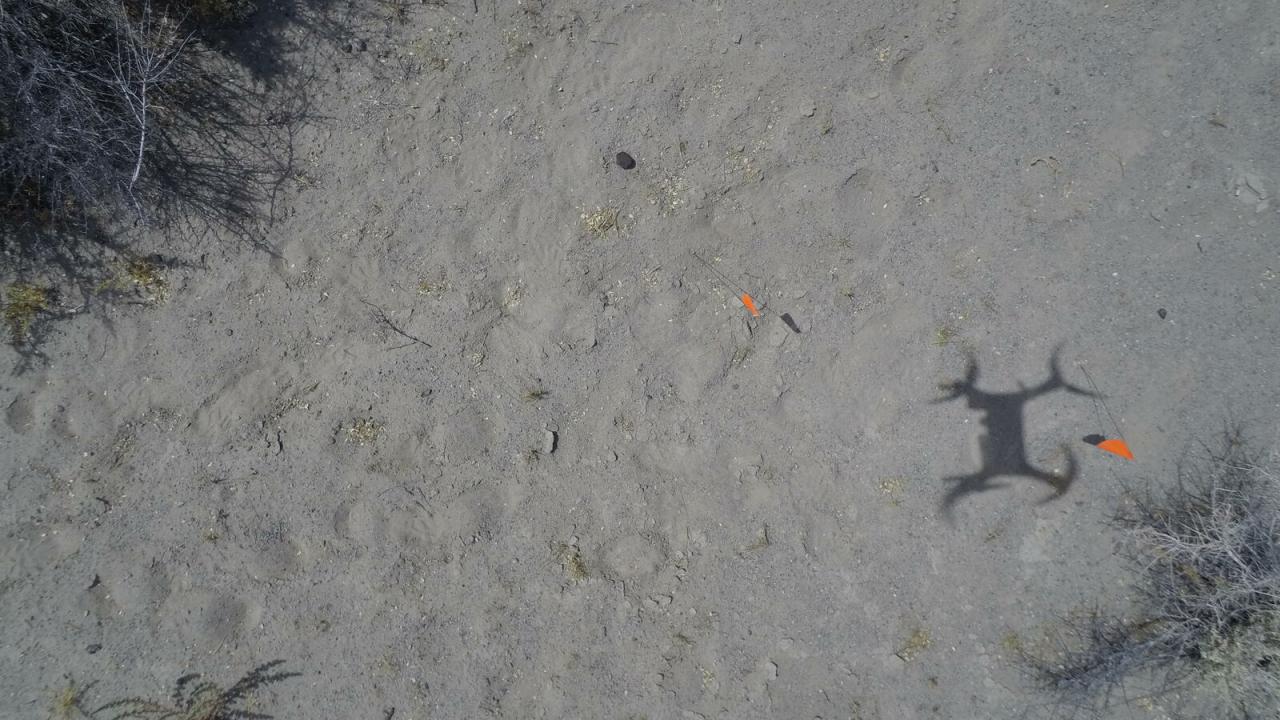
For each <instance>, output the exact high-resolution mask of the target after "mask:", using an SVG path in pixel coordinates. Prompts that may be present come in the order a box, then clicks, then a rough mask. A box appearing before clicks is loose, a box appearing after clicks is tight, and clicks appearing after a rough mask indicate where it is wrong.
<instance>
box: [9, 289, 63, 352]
mask: <svg viewBox="0 0 1280 720" xmlns="http://www.w3.org/2000/svg"><path fill="white" fill-rule="evenodd" d="M51 294H52V291H51V290H50V289H49V288H46V287H41V286H39V285H33V284H31V283H14V284H12V285H10V286H9V289H8V291H6V292H5V294H4V295H5V296H4V322H5V324H6V325H8V326H9V335H10V337H11V338H12V340H13V342H14V343H15V344H21V343H23V342H26V340H27V337H28V336H29V335H30V333H31V323H33V322H34V321H35V318H36V315H38V314H39V313H41V312H44V311H45V310H48V309H49V303H50V300H51Z"/></svg>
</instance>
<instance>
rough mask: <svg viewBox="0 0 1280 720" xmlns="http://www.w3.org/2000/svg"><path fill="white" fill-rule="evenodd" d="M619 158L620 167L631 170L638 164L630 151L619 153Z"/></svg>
mask: <svg viewBox="0 0 1280 720" xmlns="http://www.w3.org/2000/svg"><path fill="white" fill-rule="evenodd" d="M617 160H618V167H620V168H622V169H623V170H630V169H631V168H633V167H635V166H636V159H635V158H633V157H631V155H630V154H629V153H625V152H620V153H618V157H617Z"/></svg>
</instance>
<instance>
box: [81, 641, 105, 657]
mask: <svg viewBox="0 0 1280 720" xmlns="http://www.w3.org/2000/svg"><path fill="white" fill-rule="evenodd" d="M101 649H102V643H93V644H92V645H90V646H89V647H87V648H85V650H88V651H89V654H90V655H93V654H94V653H96V652H98V651H99V650H101Z"/></svg>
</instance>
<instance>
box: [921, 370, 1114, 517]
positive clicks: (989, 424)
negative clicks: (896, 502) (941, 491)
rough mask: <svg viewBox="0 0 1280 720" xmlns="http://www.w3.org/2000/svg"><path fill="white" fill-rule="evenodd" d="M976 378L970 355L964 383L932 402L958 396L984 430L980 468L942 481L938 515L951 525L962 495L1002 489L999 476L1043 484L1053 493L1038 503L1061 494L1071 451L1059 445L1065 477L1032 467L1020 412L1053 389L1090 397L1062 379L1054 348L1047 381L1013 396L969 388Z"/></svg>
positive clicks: (1071, 472)
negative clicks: (945, 487)
mask: <svg viewBox="0 0 1280 720" xmlns="http://www.w3.org/2000/svg"><path fill="white" fill-rule="evenodd" d="M1059 349H1060V348H1059ZM977 380H978V365H977V362H976V361H975V360H974V358H973V357H972V356H970V358H969V369H968V371H967V372H966V373H965V377H964V379H962V380H955V381H953V382H949V383H945V384H943V385H942V386H941V387H940V389H942V390H945V391H948V394H947V395H945V396H944V397H941V398H938V399H937V400H934V402H935V403H940V402H948V401H951V400H956V399H958V398H961V397H963V398H964V399H965V400H966V401H967V402H968V404H969V407H970V408H973V409H974V410H981V411H982V412H983V417H982V421H981V422H982V425H983V428H984V430H985V431H986V432H985V433H984V434H983V435H982V436H981V437H980V438H979V440H978V444H979V448H980V450H981V452H982V467H981V468H980V469H979V470H978V471H977V472H975V473H972V474H969V475H955V476H951V477H947V478H943V481H944V482H948V483H953V485H952V487H951V489H950V490H948V491H947V495H946V497H945V498H943V501H942V513H943V515H944V516H945V517H946V518H947V520H948V521H950V520H951V517H952V511H953V509H954V508H955V504H956V503H957V502H959V501H960V500H961V499H963V498H964V497H965V496H967V495H973V494H976V493H981V492H986V491H988V490H995V489H997V488H1002V487H1006V486H1007V485H1008V483H1004V482H1000V483H997V482H993V481H994V480H995V479H996V478H999V477H1006V476H1009V477H1013V476H1022V477H1028V478H1031V479H1033V480H1039V481H1040V482H1043V483H1045V484H1046V485H1048V486H1049V487H1050V488H1052V489H1053V494H1051V495H1049V496H1048V497H1046V498H1045V499H1044V500H1043V501H1042V503H1045V502H1049V501H1050V500H1054V499H1057V498H1060V497H1062V496H1063V495H1065V494H1066V492H1067V490H1068V489H1069V488H1070V487H1071V483H1072V481H1074V480H1075V478H1076V459H1075V456H1074V455H1072V453H1071V450H1070V448H1068V447H1067V445H1066V444H1063V446H1062V448H1063V451H1064V452H1065V453H1066V455H1067V471H1066V473H1065V474H1058V473H1053V472H1049V471H1047V470H1042V469H1040V468H1038V467H1035V466H1033V465H1032V464H1031V462H1030V461H1029V460H1027V444H1026V438H1025V431H1024V420H1023V416H1024V408H1025V407H1026V404H1027V403H1028V402H1031V401H1032V400H1033V399H1035V398H1037V397H1039V396H1041V395H1045V394H1048V393H1051V392H1053V391H1055V390H1065V391H1067V392H1069V393H1074V394H1076V395H1085V396H1087V397H1094V394H1093V393H1091V392H1089V391H1087V390H1084V389H1082V388H1078V387H1075V386H1074V385H1071V384H1069V383H1067V381H1066V380H1064V379H1063V378H1062V371H1061V370H1060V369H1059V368H1058V350H1054V352H1053V356H1052V357H1051V358H1050V359H1049V379H1048V380H1045V381H1044V382H1042V383H1040V384H1039V385H1037V386H1035V387H1033V388H1026V387H1022V388H1021V389H1020V390H1019V391H1018V392H1008V393H992V392H985V391H983V390H979V389H978V388H976V387H974V383H975V382H977ZM1019 386H1021V383H1019Z"/></svg>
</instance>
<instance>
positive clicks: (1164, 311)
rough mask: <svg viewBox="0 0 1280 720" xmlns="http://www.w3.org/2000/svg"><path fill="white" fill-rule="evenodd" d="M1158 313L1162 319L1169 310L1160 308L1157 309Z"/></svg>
mask: <svg viewBox="0 0 1280 720" xmlns="http://www.w3.org/2000/svg"><path fill="white" fill-rule="evenodd" d="M1156 314H1157V315H1159V316H1160V319H1161V320H1163V319H1165V317H1166V316H1167V315H1168V314H1169V311H1168V310H1165V309H1164V308H1160V309H1159V310H1156Z"/></svg>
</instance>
